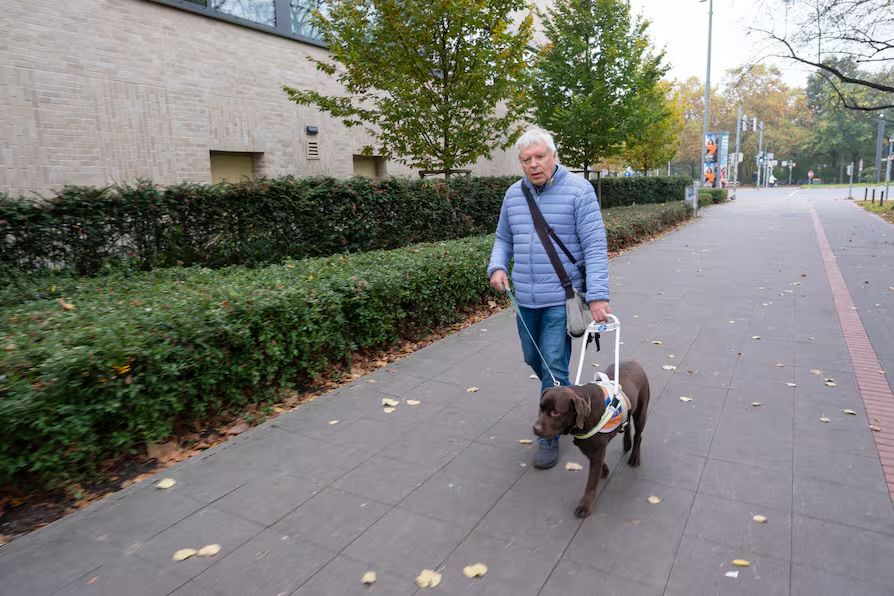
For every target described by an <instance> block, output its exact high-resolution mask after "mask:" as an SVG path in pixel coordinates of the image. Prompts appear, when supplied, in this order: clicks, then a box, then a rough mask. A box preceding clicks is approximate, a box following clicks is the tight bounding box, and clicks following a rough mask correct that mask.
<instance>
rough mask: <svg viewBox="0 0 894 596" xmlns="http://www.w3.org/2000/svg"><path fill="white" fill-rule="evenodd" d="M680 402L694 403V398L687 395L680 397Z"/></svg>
mask: <svg viewBox="0 0 894 596" xmlns="http://www.w3.org/2000/svg"><path fill="white" fill-rule="evenodd" d="M680 401H692V398H691V397H688V396H686V395H682V396H680Z"/></svg>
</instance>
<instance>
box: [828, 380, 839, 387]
mask: <svg viewBox="0 0 894 596" xmlns="http://www.w3.org/2000/svg"><path fill="white" fill-rule="evenodd" d="M837 386H838V385H836V384H835V381H826V387H837Z"/></svg>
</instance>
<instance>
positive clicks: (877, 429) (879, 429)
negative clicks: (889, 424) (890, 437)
mask: <svg viewBox="0 0 894 596" xmlns="http://www.w3.org/2000/svg"><path fill="white" fill-rule="evenodd" d="M869 430H871V431H873V432H877V433H879V432H882V427H881V426H879V425H877V424H870V425H869Z"/></svg>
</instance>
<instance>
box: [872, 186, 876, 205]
mask: <svg viewBox="0 0 894 596" xmlns="http://www.w3.org/2000/svg"><path fill="white" fill-rule="evenodd" d="M872 204H873V205H875V189H874V188H873V189H872Z"/></svg>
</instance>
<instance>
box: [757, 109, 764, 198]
mask: <svg viewBox="0 0 894 596" xmlns="http://www.w3.org/2000/svg"><path fill="white" fill-rule="evenodd" d="M757 128H758V130H759V131H760V135H758V141H757V158H756V159H757V164H756V165H757V190H760V189H761V169H762V168H763V167H764V166H763V162H764V161H766V160H765V159H764V158H763V157H764V156H763V153H764V123H763V122H758V124H757Z"/></svg>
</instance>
